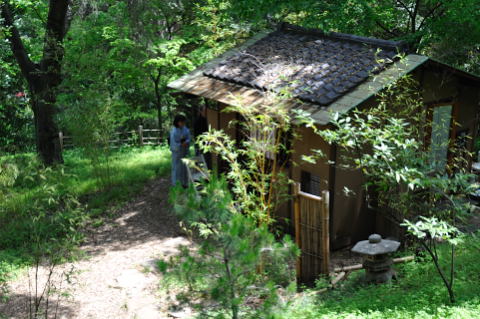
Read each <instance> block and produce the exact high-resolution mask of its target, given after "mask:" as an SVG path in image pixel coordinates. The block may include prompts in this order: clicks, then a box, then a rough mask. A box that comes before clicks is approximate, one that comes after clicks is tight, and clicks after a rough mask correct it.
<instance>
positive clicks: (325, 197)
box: [322, 191, 330, 274]
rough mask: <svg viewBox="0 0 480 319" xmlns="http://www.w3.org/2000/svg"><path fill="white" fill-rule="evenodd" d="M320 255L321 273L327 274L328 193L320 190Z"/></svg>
mask: <svg viewBox="0 0 480 319" xmlns="http://www.w3.org/2000/svg"><path fill="white" fill-rule="evenodd" d="M322 199H323V201H322V257H323V265H322V266H323V267H322V268H323V269H322V271H323V273H325V274H328V271H329V268H330V229H329V223H330V209H329V201H330V193H329V192H328V191H323V192H322Z"/></svg>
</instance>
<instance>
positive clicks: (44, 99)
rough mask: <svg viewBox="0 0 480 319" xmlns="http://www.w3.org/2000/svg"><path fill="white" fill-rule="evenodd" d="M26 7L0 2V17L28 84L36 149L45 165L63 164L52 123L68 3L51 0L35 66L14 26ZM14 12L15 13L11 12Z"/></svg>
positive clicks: (59, 77) (19, 4)
mask: <svg viewBox="0 0 480 319" xmlns="http://www.w3.org/2000/svg"><path fill="white" fill-rule="evenodd" d="M23 5H28V3H22V2H12V1H7V0H6V1H2V4H1V7H0V9H1V17H2V20H3V26H4V32H5V34H6V38H7V39H8V41H9V43H10V48H11V50H12V53H13V55H14V56H15V59H16V61H17V63H18V66H19V68H20V70H21V72H22V74H23V77H24V78H25V80H26V81H27V82H28V86H29V90H30V94H31V98H30V102H31V105H32V110H33V113H34V118H35V131H36V139H37V149H38V152H39V154H40V156H41V158H42V160H43V162H44V163H45V164H53V163H58V162H62V161H63V160H62V155H61V150H60V146H59V141H58V128H57V125H56V123H55V113H56V106H55V102H56V95H57V92H56V89H57V87H58V85H59V84H60V83H61V80H62V78H61V66H62V60H63V39H64V37H65V34H66V31H67V24H68V18H67V13H68V5H69V1H68V0H51V1H50V2H49V6H48V15H47V19H46V21H45V22H44V27H45V33H44V45H43V50H42V57H41V59H40V61H39V62H38V63H36V62H34V61H32V59H31V56H30V55H29V53H28V51H27V49H26V47H25V44H24V40H23V39H22V36H21V33H20V31H19V28H18V27H17V25H16V23H15V15H14V13H15V10H17V11H19V9H20V8H21V6H23ZM14 9H15V10H14Z"/></svg>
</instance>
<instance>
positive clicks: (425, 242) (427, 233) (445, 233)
mask: <svg viewBox="0 0 480 319" xmlns="http://www.w3.org/2000/svg"><path fill="white" fill-rule="evenodd" d="M403 226H406V227H407V230H408V232H409V233H410V234H412V235H413V236H415V237H416V238H417V239H419V240H420V242H421V243H422V246H423V247H424V248H425V249H426V250H427V252H428V254H429V255H430V257H431V258H432V261H433V263H434V264H435V267H436V269H437V271H438V274H439V275H440V277H441V278H442V280H443V283H444V284H445V287H446V288H447V291H448V294H449V296H450V302H452V303H453V302H455V295H454V292H453V279H454V271H455V268H454V267H455V249H454V246H456V245H458V244H459V243H460V242H461V240H462V239H461V237H460V235H461V232H460V231H459V230H458V229H457V228H456V227H454V226H451V225H449V224H448V223H447V222H445V221H440V220H438V219H437V218H435V217H431V218H426V217H423V216H421V217H420V220H419V221H417V222H416V223H412V222H409V221H408V220H405V222H404V224H403ZM440 241H445V242H448V243H449V244H450V245H451V250H450V256H449V264H448V269H447V270H448V271H449V273H450V275H449V276H448V275H446V274H445V272H444V271H443V270H442V267H441V266H440V263H439V254H438V252H437V242H440Z"/></svg>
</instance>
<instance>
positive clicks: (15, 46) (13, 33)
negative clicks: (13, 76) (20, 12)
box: [0, 1, 36, 80]
mask: <svg viewBox="0 0 480 319" xmlns="http://www.w3.org/2000/svg"><path fill="white" fill-rule="evenodd" d="M0 9H1V17H2V18H3V25H4V27H5V28H6V29H7V30H8V31H5V35H6V37H7V39H8V42H9V43H10V47H11V49H12V52H13V55H14V56H15V59H16V60H17V63H18V65H19V66H20V70H21V71H22V74H23V76H24V77H25V78H26V79H27V80H28V79H30V78H31V77H32V73H33V71H35V69H36V66H35V63H33V61H32V60H31V59H30V57H29V56H28V53H27V50H26V49H25V46H24V45H23V42H22V39H21V37H20V32H19V31H18V29H17V27H16V26H15V23H14V22H15V21H14V18H13V14H12V8H11V6H10V3H9V1H2V4H1V6H0Z"/></svg>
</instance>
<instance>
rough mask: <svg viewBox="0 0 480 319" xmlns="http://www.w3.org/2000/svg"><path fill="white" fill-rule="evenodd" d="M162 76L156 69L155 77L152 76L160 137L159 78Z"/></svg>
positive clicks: (160, 99) (160, 104)
mask: <svg viewBox="0 0 480 319" xmlns="http://www.w3.org/2000/svg"><path fill="white" fill-rule="evenodd" d="M161 77H162V71H161V70H158V73H157V75H156V76H155V77H152V81H153V86H154V91H155V104H156V106H157V118H158V129H159V136H160V138H162V137H163V115H162V94H161V92H160V79H161Z"/></svg>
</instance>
